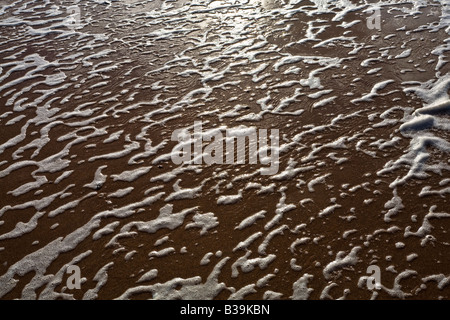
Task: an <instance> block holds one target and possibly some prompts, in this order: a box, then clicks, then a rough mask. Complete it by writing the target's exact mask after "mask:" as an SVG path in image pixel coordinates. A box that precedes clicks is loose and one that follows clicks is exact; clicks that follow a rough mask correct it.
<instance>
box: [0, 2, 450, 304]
mask: <svg viewBox="0 0 450 320" xmlns="http://www.w3.org/2000/svg"><path fill="white" fill-rule="evenodd" d="M391 2H392V3H388V2H385V3H383V4H382V6H381V16H382V21H381V30H376V29H368V28H367V26H366V19H367V17H368V16H369V14H367V13H365V12H364V10H365V9H367V8H368V6H369V4H364V3H363V1H361V2H360V3H358V2H357V1H351V2H350V1H349V2H348V3H347V4H346V5H342V7H339V5H336V6H335V7H334V6H329V5H328V2H327V1H325V2H324V3H325V4H326V5H325V7H324V8H323V10H322V11H320V10H319V9H318V8H319V7H320V6H319V4H320V1H315V2H309V1H297V3H294V2H292V3H291V4H289V3H283V2H270V1H266V2H257V1H254V2H252V1H250V2H248V3H246V2H239V1H237V2H233V1H230V2H218V1H214V2H198V3H197V2H191V3H187V2H172V1H167V2H161V1H117V2H111V3H110V4H98V3H96V2H95V1H86V2H83V4H79V8H80V9H81V11H80V12H81V14H80V17H79V18H80V24H81V25H80V26H79V28H77V29H74V30H72V29H70V28H68V26H67V25H64V23H63V22H64V19H66V18H67V13H66V12H65V10H64V8H66V6H67V5H68V4H66V3H63V2H61V3H59V4H58V5H59V12H55V11H54V8H52V7H51V5H49V4H45V5H43V6H42V7H39V6H38V4H37V3H35V2H34V1H17V2H15V3H14V4H12V5H11V6H10V7H9V8H6V9H5V7H4V9H3V11H2V15H1V16H0V19H1V22H0V26H1V29H0V30H1V31H0V37H1V38H0V52H1V54H0V67H1V73H0V77H1V81H0V86H1V87H0V90H1V91H0V95H1V97H0V106H1V112H0V137H1V140H0V185H1V189H0V192H1V196H0V298H1V299H16V298H24V299H36V298H43V299H72V298H74V299H83V298H85V299H91V298H98V299H115V298H121V299H122V298H129V299H301V298H309V299H338V298H341V297H343V298H345V299H370V298H377V299H448V298H449V287H448V285H447V283H449V282H450V280H449V279H450V278H449V277H450V275H449V274H448V270H449V265H450V258H449V255H448V254H447V250H448V248H449V245H450V236H449V234H448V230H449V227H450V220H449V219H448V218H449V217H450V215H449V212H448V208H449V204H448V196H447V194H448V193H449V191H448V188H449V183H450V180H449V178H450V176H449V169H450V161H449V160H448V159H449V157H448V153H449V150H450V149H449V147H448V144H449V134H448V132H449V131H448V128H449V127H448V126H449V125H448V123H449V117H448V114H449V111H448V110H449V109H448V107H447V108H444V109H442V110H438V111H436V110H435V111H433V112H428V113H426V112H424V113H423V114H425V118H421V115H422V114H421V113H420V112H416V111H417V110H419V111H420V110H421V108H423V107H424V106H435V105H437V104H443V103H448V96H447V92H448V85H442V86H439V85H438V84H439V83H444V84H446V83H450V82H449V81H448V79H449V76H448V75H449V67H448V65H447V64H446V63H443V64H441V63H439V61H440V60H439V59H444V60H445V59H446V58H445V54H446V51H445V46H444V43H445V41H446V39H447V38H448V34H447V33H446V28H447V27H448V24H447V22H446V21H447V20H445V19H444V18H443V15H444V14H443V12H444V9H445V8H446V2H445V1H442V2H441V3H437V2H431V1H429V2H427V5H424V6H423V7H418V8H417V7H416V8H414V6H413V5H406V4H402V5H398V4H395V1H391ZM5 3H6V2H5ZM8 3H9V2H8ZM106 3H108V1H106ZM339 3H341V2H339ZM2 4H3V2H2ZM25 4H27V6H26V7H25V8H28V10H27V9H25V8H24V7H22V8H21V6H22V5H25ZM352 6H354V7H352ZM358 6H360V7H358ZM349 8H353V9H352V10H349V11H348V13H347V14H345V15H343V17H342V19H339V18H338V17H339V14H340V13H342V12H343V11H345V9H349ZM413 9H414V10H413ZM402 11H404V12H402ZM356 21H359V22H356ZM352 23H354V24H353V25H352ZM308 28H309V31H308ZM320 31H321V32H320ZM316 32H317V34H316V35H315V36H314V37H310V38H309V39H308V34H315V33H316ZM327 40H328V41H327ZM442 48H444V49H443V51H442V54H441V55H440V49H442ZM408 50H410V51H409V52H408ZM405 52H406V53H405ZM290 59H291V60H290ZM256 69H258V71H255V70H256ZM308 80H310V81H308ZM317 81H319V82H317ZM378 84H384V85H382V86H379V87H377V85H378ZM427 90H428V91H427ZM321 91H324V92H321ZM371 92H372V95H371V96H368V94H370V93H371ZM423 92H425V93H427V94H428V95H426V94H423ZM421 94H422V95H421ZM333 97H334V98H333ZM326 98H332V99H331V100H329V101H328V102H325V101H324V100H323V99H326ZM301 110H303V111H301ZM433 110H434V109H433ZM415 112H416V113H415ZM417 119H424V121H425V125H417V124H416V122H414V121H416V120H417ZM200 120H201V121H202V123H203V129H204V130H208V129H214V128H219V127H224V128H235V127H238V126H246V127H256V128H258V129H279V132H280V149H279V152H280V159H279V161H280V165H279V172H278V173H277V174H276V175H272V176H264V175H261V174H260V173H259V170H260V168H261V165H260V164H256V165H252V164H248V163H247V164H244V165H226V164H213V165H209V166H208V165H205V164H202V165H192V164H191V165H186V164H184V165H181V166H178V165H175V164H174V163H173V162H172V161H171V159H170V154H171V151H172V149H173V147H174V146H175V145H176V142H174V141H171V135H172V133H173V131H174V130H176V129H179V128H192V126H193V124H194V122H195V121H200ZM405 128H406V129H405ZM408 128H409V129H408ZM445 142H446V143H447V144H445ZM419 143H423V146H421V145H419ZM246 150H247V151H248V145H247V149H246ZM177 187H180V188H181V189H182V190H183V189H191V190H186V193H184V194H182V195H175V193H176V191H177ZM118 191H119V192H118ZM230 195H231V196H233V195H234V196H236V195H241V197H239V198H238V200H237V201H231V202H232V203H230V204H221V201H220V199H229V198H223V197H224V196H230ZM171 196H172V198H173V199H171V198H170V197H171ZM261 212H262V213H261ZM256 213H261V214H260V215H259V218H258V219H255V220H254V222H253V223H249V224H248V225H247V226H245V227H243V228H238V226H239V225H240V224H242V222H243V221H244V220H245V219H247V218H249V217H250V216H252V215H254V214H256ZM434 213H437V214H434ZM105 227H106V229H105ZM102 229H103V231H100V232H99V230H102ZM69 265H77V266H79V267H80V268H81V276H82V277H83V280H82V285H81V289H73V290H70V289H68V288H67V287H66V282H67V279H68V277H69V276H70V275H69V274H67V273H66V269H67V267H68V266H69ZM370 265H376V266H379V267H380V270H381V284H382V288H381V289H380V290H369V289H368V288H367V285H366V281H367V277H368V276H369V274H368V273H367V268H368V267H369V266H370ZM151 270H155V271H154V272H153V274H154V276H149V277H148V279H144V280H142V281H139V280H140V279H141V277H142V276H143V275H144V274H146V273H147V272H149V271H151Z"/></svg>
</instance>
